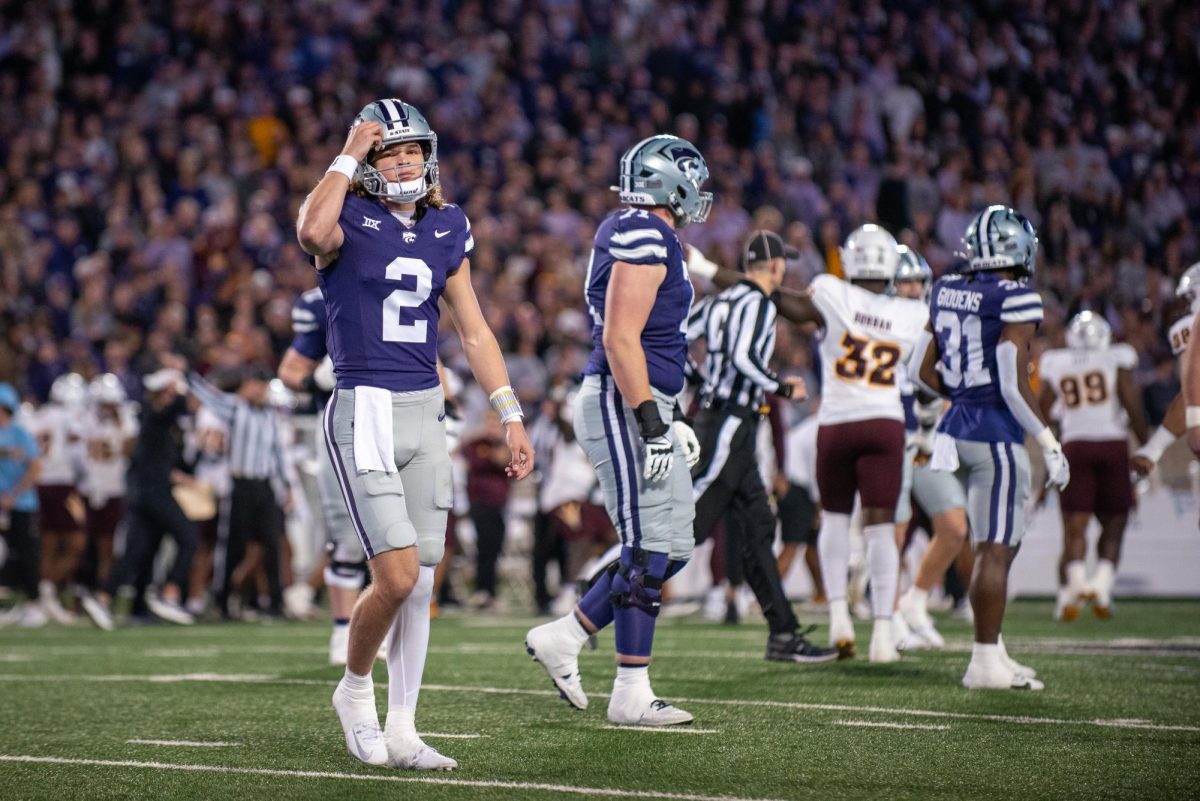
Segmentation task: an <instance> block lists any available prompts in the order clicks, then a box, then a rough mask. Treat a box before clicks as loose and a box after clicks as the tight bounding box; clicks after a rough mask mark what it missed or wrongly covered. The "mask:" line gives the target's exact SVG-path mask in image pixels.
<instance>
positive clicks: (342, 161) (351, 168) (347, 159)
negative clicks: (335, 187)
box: [325, 153, 358, 181]
mask: <svg viewBox="0 0 1200 801" xmlns="http://www.w3.org/2000/svg"><path fill="white" fill-rule="evenodd" d="M357 170H358V160H357V159H356V158H354V156H347V155H346V154H345V153H343V154H341V155H340V156H338V157H337V158H336V159H334V160H333V163H332V164H330V165H329V169H327V170H326V171H325V173H326V174H329V173H331V172H336V173H337V174H338V175H344V176H346V180H347V181H353V180H354V173H355V172H357Z"/></svg>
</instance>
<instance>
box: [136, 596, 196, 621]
mask: <svg viewBox="0 0 1200 801" xmlns="http://www.w3.org/2000/svg"><path fill="white" fill-rule="evenodd" d="M146 606H147V607H149V609H150V612H151V613H152V614H153V615H154V616H155V617H156V618H158V619H159V620H165V621H167V622H168V623H175V624H176V625H179V626H190V625H192V624H193V623H195V622H196V618H194V617H192V616H191V615H190V614H188V611H187V610H186V609H184V608H183V607H182V606H180V605H179V602H178V601H164V600H163V599H162V598H159V597H158V595H157V594H155V593H152V592H148V593H146Z"/></svg>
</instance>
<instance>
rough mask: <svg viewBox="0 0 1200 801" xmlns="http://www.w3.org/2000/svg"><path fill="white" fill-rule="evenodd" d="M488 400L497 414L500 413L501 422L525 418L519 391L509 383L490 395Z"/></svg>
mask: <svg viewBox="0 0 1200 801" xmlns="http://www.w3.org/2000/svg"><path fill="white" fill-rule="evenodd" d="M488 400H489V401H490V402H491V404H492V408H493V409H495V410H496V414H498V415H500V422H501V423H508V422H511V421H513V420H523V419H524V418H525V413H524V412H522V411H521V403H520V401H518V400H517V393H515V392H513V388H512V387H510V386H508V385H507V384H506V385H504V386H502V387H500V389H498V390H496V391H495V392H493V393H492V394H491V395H489V396H488Z"/></svg>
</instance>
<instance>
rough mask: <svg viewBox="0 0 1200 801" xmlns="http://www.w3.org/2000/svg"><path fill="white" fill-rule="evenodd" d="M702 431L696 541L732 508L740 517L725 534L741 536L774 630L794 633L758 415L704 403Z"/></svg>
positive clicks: (747, 567) (752, 581)
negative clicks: (761, 464) (759, 448)
mask: <svg viewBox="0 0 1200 801" xmlns="http://www.w3.org/2000/svg"><path fill="white" fill-rule="evenodd" d="M696 437H697V438H698V439H699V440H700V452H701V454H702V456H701V457H700V461H699V463H697V465H696V466H695V467H694V468H693V469H692V485H693V486H694V487H695V488H696V489H697V490H702V492H701V494H700V496H699V497H698V498H697V499H696V522H695V532H696V544H697V545H699V544H701V543H702V542H704V541H705V540H707V539H708V537H709V535H710V534H711V533H712V529H713V525H714V524H715V523H716V521H718V520H720V519H721V517H722V516H723V515H724V513H725V510H727V509H728V510H729V512H730V516H733V517H736V518H737V520H736V522H731V524H730V525H727V526H726V530H725V535H726V536H727V537H730V538H736V539H737V540H739V541H740V542H739V543H738V545H739V546H740V547H739V550H740V552H741V556H742V569H743V571H744V573H745V577H746V583H747V584H749V585H750V589H751V590H753V591H754V597H755V598H756V599H757V600H758V605H759V606H760V607H762V613H763V616H764V617H765V618H766V619H767V625H768V626H769V627H770V629H771V633H772V634H781V633H791V632H793V631H795V630H796V629H797V628H799V626H800V623H799V621H798V620H797V619H796V615H795V613H794V612H793V611H792V605H791V604H790V603H788V599H787V596H786V595H784V592H783V582H781V581H780V579H779V568H778V566H777V565H776V563H775V552H774V550H772V545H773V544H774V542H775V515H774V514H773V513H772V512H771V505H770V503H768V501H767V490H766V487H765V486H763V480H762V475H761V474H760V473H759V472H758V459H757V456H756V453H755V449H756V444H757V439H758V415H757V414H752V413H748V412H742V411H740V410H739V411H738V412H737V413H734V412H726V411H719V410H716V409H702V410H701V411H700V414H699V415H697V417H696Z"/></svg>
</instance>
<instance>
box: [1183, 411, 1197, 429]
mask: <svg viewBox="0 0 1200 801" xmlns="http://www.w3.org/2000/svg"><path fill="white" fill-rule="evenodd" d="M1183 414H1184V419H1185V420H1186V421H1187V427H1188V428H1200V406H1189V407H1187V408H1186V409H1185V410H1184V412H1183Z"/></svg>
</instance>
